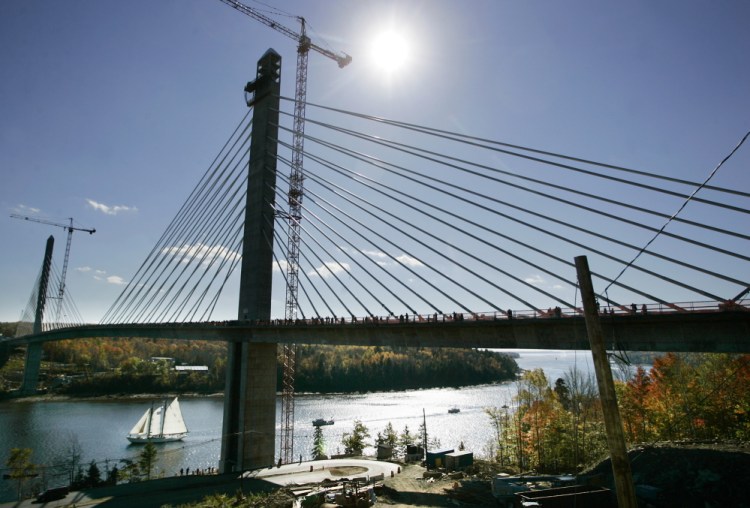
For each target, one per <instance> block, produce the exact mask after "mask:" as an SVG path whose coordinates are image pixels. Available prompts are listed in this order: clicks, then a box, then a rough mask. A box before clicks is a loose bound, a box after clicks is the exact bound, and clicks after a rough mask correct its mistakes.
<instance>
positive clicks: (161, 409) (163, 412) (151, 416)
mask: <svg viewBox="0 0 750 508" xmlns="http://www.w3.org/2000/svg"><path fill="white" fill-rule="evenodd" d="M187 435H188V429H187V426H186V425H185V420H183V419H182V411H180V403H179V401H178V400H177V397H175V398H174V399H173V400H172V401H171V402H168V401H167V400H165V401H164V402H163V403H162V404H161V405H158V406H154V404H153V403H152V404H151V407H150V408H148V409H147V410H146V412H145V413H143V416H141V419H140V420H138V423H136V424H135V426H133V428H132V429H131V430H130V434H128V436H127V437H128V441H130V442H131V443H168V442H170V441H179V440H180V439H182V438H183V437H185V436H187Z"/></svg>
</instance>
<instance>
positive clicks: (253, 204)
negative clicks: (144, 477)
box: [219, 49, 281, 472]
mask: <svg viewBox="0 0 750 508" xmlns="http://www.w3.org/2000/svg"><path fill="white" fill-rule="evenodd" d="M280 71H281V57H280V56H279V55H278V53H276V52H275V51H273V50H271V49H269V50H268V51H266V53H265V54H264V55H263V57H262V58H261V59H260V60H259V61H258V66H257V76H256V78H255V80H254V81H251V82H250V83H248V84H247V86H246V87H245V92H246V93H252V94H253V95H252V97H251V100H249V101H248V106H251V107H253V108H254V110H253V126H252V138H251V140H250V162H249V167H248V183H247V205H246V206H245V230H244V238H243V244H242V271H241V274H240V298H239V311H238V319H239V320H240V321H245V322H251V323H258V324H261V325H262V323H266V322H268V321H269V320H270V319H271V284H272V279H273V277H272V275H273V272H272V268H273V242H274V234H273V224H274V214H275V210H276V206H275V196H276V150H277V141H276V140H277V137H278V123H279V94H280V90H281V88H280ZM276 349H277V344H276V343H263V344H257V343H249V342H231V343H230V344H229V353H228V357H227V381H226V388H225V395H224V423H223V433H222V443H221V462H220V464H219V467H220V469H221V471H224V472H228V471H244V470H248V469H256V468H261V467H267V466H269V465H270V464H273V463H274V449H275V446H274V443H275V437H276Z"/></svg>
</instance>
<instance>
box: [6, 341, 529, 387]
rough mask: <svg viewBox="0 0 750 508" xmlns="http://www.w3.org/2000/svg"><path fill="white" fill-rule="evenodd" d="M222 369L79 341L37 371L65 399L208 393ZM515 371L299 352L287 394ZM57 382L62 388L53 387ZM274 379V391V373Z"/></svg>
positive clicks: (487, 356) (458, 361)
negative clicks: (192, 369) (186, 369)
mask: <svg viewBox="0 0 750 508" xmlns="http://www.w3.org/2000/svg"><path fill="white" fill-rule="evenodd" d="M17 354H18V353H17ZM153 358H171V359H173V360H174V362H167V363H165V362H159V361H152V359H153ZM16 360H18V358H16ZM173 364H176V365H181V364H187V365H206V366H207V367H208V373H207V374H205V373H182V374H178V373H176V372H175V371H174V370H173V369H172V365H173ZM225 364H226V344H225V343H223V342H210V341H181V340H143V339H86V340H66V341H59V342H51V343H47V344H45V345H44V364H43V368H42V371H43V374H44V376H45V384H46V385H47V386H57V385H60V387H59V388H57V389H59V390H62V391H66V392H68V393H71V394H80V395H96V394H107V393H139V392H151V393H159V392H168V391H198V392H216V391H221V390H223V388H224V377H225ZM20 365H22V362H20V361H15V362H9V365H8V366H6V367H5V368H4V369H2V370H0V376H3V377H4V378H6V380H7V379H8V378H9V377H12V376H10V374H9V372H8V370H9V369H14V368H15V369H16V370H17V369H18V368H20ZM517 372H518V366H517V364H516V362H515V360H513V359H512V358H510V357H509V356H507V355H503V354H499V353H493V352H489V351H477V350H472V349H440V348H434V349H431V348H392V347H359V346H336V347H334V346H299V348H298V358H297V373H296V377H295V389H296V390H297V391H299V392H359V391H383V390H401V389H409V388H429V387H442V386H447V387H454V386H465V385H475V384H484V383H494V382H500V381H506V380H511V379H514V378H515V376H516V373H517ZM62 375H66V376H67V379H66V380H67V381H68V382H66V383H65V384H62V383H59V382H55V380H56V379H57V380H59V379H60V378H61V377H62ZM278 375H279V386H281V383H280V379H281V372H279V374H278ZM16 376H17V373H16ZM71 378H72V382H71V381H70V379H71ZM5 385H6V389H7V385H8V383H7V382H6V383H5Z"/></svg>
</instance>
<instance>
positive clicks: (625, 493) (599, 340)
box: [575, 256, 638, 508]
mask: <svg viewBox="0 0 750 508" xmlns="http://www.w3.org/2000/svg"><path fill="white" fill-rule="evenodd" d="M575 263H576V272H577V275H578V285H579V286H580V288H581V300H582V301H583V315H584V317H585V319H586V331H587V332H588V336H589V343H590V344H591V355H592V356H593V358H594V369H595V371H596V381H597V383H598V385H599V398H600V399H601V401H602V412H603V413H604V427H605V430H606V431H607V444H608V446H609V458H610V461H611V462H612V474H613V475H614V478H615V489H616V491H617V505H618V506H619V508H638V501H637V500H636V497H635V487H634V486H633V473H632V471H631V470H630V459H629V458H628V451H627V448H626V446H625V434H624V432H623V430H622V420H621V419H620V410H619V408H618V407H617V394H616V393H615V383H614V381H613V380H612V369H611V368H610V367H609V361H608V359H607V351H606V349H605V348H604V334H603V333H602V326H601V323H600V322H599V313H598V311H597V308H596V295H595V293H594V286H593V284H592V283H591V272H590V271H589V262H588V260H587V259H586V256H578V257H576V258H575Z"/></svg>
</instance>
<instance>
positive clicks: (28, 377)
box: [19, 236, 55, 395]
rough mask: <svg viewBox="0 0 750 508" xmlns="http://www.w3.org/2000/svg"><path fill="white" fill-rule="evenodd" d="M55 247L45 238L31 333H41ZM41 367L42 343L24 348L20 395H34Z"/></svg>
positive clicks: (51, 241) (49, 239) (34, 343)
mask: <svg viewBox="0 0 750 508" xmlns="http://www.w3.org/2000/svg"><path fill="white" fill-rule="evenodd" d="M54 246H55V238H54V237H53V236H50V237H49V238H47V247H46V248H45V250H44V261H43V262H42V274H41V276H40V277H39V288H38V289H37V291H38V294H37V297H36V311H35V312H34V328H33V331H32V333H33V334H34V335H38V334H40V333H42V321H43V320H44V306H45V305H46V303H47V286H48V285H49V272H50V267H51V266H52V249H53V248H54ZM41 365H42V343H41V342H32V343H30V344H29V345H28V346H26V364H25V365H24V369H23V382H22V384H21V388H20V390H19V392H20V395H32V394H34V393H36V388H37V385H38V384H39V370H40V368H41Z"/></svg>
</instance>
